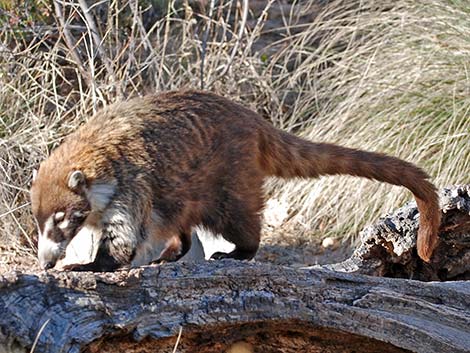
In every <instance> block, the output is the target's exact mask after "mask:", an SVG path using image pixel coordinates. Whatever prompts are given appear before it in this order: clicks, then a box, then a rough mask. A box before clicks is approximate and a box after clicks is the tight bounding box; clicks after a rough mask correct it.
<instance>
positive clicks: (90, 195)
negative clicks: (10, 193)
mask: <svg viewBox="0 0 470 353" xmlns="http://www.w3.org/2000/svg"><path fill="white" fill-rule="evenodd" d="M43 169H44V170H43ZM35 174H36V175H33V185H32V188H31V205H32V210H33V215H34V218H35V219H36V222H37V226H38V233H39V234H38V259H39V264H40V266H41V267H42V268H43V269H49V268H52V267H54V266H55V264H56V262H57V261H58V260H59V259H60V258H61V257H63V256H65V249H66V247H67V245H68V244H69V243H70V241H71V240H72V239H73V237H74V236H75V235H76V234H77V233H78V232H79V231H80V229H82V228H84V227H86V226H87V225H88V223H90V219H91V218H93V217H90V216H91V214H92V213H95V214H96V213H98V212H100V211H102V210H103V209H104V207H106V206H107V204H108V203H109V201H110V199H111V197H112V195H113V193H114V187H112V186H110V185H107V184H105V183H96V185H91V186H90V187H88V186H87V182H86V177H85V175H84V173H83V172H82V171H79V170H78V171H72V172H71V173H70V174H69V175H68V177H67V178H64V179H63V180H61V179H60V178H59V177H54V176H52V177H51V175H50V174H49V173H47V168H40V169H39V172H37V173H35ZM104 185H106V186H104Z"/></svg>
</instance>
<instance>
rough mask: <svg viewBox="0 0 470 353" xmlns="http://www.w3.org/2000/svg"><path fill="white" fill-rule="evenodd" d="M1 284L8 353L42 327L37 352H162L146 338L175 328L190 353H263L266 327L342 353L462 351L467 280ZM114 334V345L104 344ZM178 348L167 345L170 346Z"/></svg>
mask: <svg viewBox="0 0 470 353" xmlns="http://www.w3.org/2000/svg"><path fill="white" fill-rule="evenodd" d="M0 286H1V297H0V303H1V305H0V328H1V329H0V332H1V338H0V342H2V346H3V349H4V350H5V349H6V348H7V347H9V348H13V347H15V348H18V347H28V348H29V347H31V345H32V344H33V342H34V339H35V337H36V336H37V335H38V332H39V331H40V329H41V327H43V330H42V333H41V334H39V336H38V342H37V345H36V352H50V353H53V352H80V351H82V350H84V349H85V348H87V349H88V350H89V351H92V352H106V351H107V352H118V351H119V349H118V348H119V347H121V349H122V351H126V350H125V349H124V348H122V347H127V348H129V342H132V341H133V340H137V341H140V340H144V339H145V340H144V343H143V344H147V345H148V346H149V347H153V349H154V351H165V349H163V348H162V347H161V346H160V348H162V349H161V350H159V349H157V350H155V347H159V346H158V344H159V343H158V342H155V341H151V342H150V343H149V339H150V338H153V339H162V338H168V337H173V336H175V335H177V334H178V331H179V328H180V327H183V333H182V340H181V344H180V346H179V348H180V351H187V352H223V351H224V349H225V348H226V347H227V346H228V345H229V344H230V343H232V342H235V341H237V340H242V339H246V340H248V341H250V340H251V341H252V342H254V343H255V344H256V345H258V346H260V347H263V349H262V350H263V351H266V350H268V351H269V349H266V347H264V346H266V344H265V341H268V342H267V344H270V343H272V342H269V339H268V340H266V339H260V337H263V334H264V335H266V336H267V337H270V336H269V334H270V331H273V330H274V331H276V332H278V334H281V335H285V336H293V335H296V336H297V337H300V338H301V339H300V341H302V342H308V341H309V340H310V341H313V342H315V339H314V338H312V337H318V338H317V341H319V342H321V344H323V345H326V343H325V342H322V341H321V338H322V337H323V336H324V337H327V338H326V341H328V340H329V341H330V342H331V341H332V337H335V336H337V338H338V341H339V343H336V344H337V345H338V346H339V347H341V344H340V343H341V342H343V343H344V347H342V349H345V347H347V346H348V345H349V348H350V350H339V349H338V350H336V351H340V352H341V351H344V352H352V351H354V350H356V351H361V352H378V351H380V352H384V351H387V350H388V351H389V352H402V351H403V350H400V349H398V348H397V347H400V348H402V349H404V350H410V351H413V352H423V353H424V352H425V353H429V352H452V353H456V352H469V351H470V313H469V305H470V282H465V281H461V282H442V283H439V282H432V283H426V282H418V281H412V280H404V279H389V278H378V277H369V276H362V275H351V274H345V273H339V272H333V271H327V270H322V269H304V270H301V269H291V268H282V267H279V266H272V265H269V264H257V263H245V262H237V261H220V262H206V263H201V264H199V265H198V266H193V265H191V264H189V263H188V264H183V263H173V264H167V265H164V266H161V267H145V268H139V269H134V270H130V271H120V272H116V273H97V274H93V273H74V272H62V273H59V272H55V273H52V272H51V273H41V274H37V275H23V274H19V275H13V274H12V275H10V276H9V277H4V278H2V279H1V281H0ZM250 324H251V329H250ZM246 325H248V326H247V327H244V326H246ZM320 328H321V329H320ZM319 329H320V330H319ZM322 331H323V334H322ZM271 334H272V332H271ZM348 334H349V335H348ZM351 334H352V335H351ZM253 336H257V337H258V338H257V337H253ZM358 336H362V337H368V338H372V340H371V339H362V340H361V339H359V338H358ZM110 337H114V339H113V340H112V344H111V346H110V344H109V343H108V344H106V342H105V341H106V340H107V339H109V338H110ZM271 337H272V336H271ZM271 339H274V337H272V338H271ZM376 340H378V341H382V342H377V341H376ZM174 342H175V340H174V339H173V340H171V341H165V340H164V345H167V349H170V348H171V346H172V344H174ZM326 346H327V345H326ZM361 346H362V347H368V349H369V350H364V349H359V350H358V347H361ZM394 346H395V347H394ZM195 347H198V348H197V349H195ZM214 347H215V348H214ZM379 347H380V349H378V348H379ZM315 348H316V349H318V347H312V350H310V351H311V352H315V351H316V350H314V349H315ZM386 349H387V350H386ZM262 350H261V349H260V351H262ZM0 351H1V349H0ZM170 351H171V350H170ZM273 351H276V350H273ZM305 351H306V352H308V351H309V350H305ZM324 351H327V350H324Z"/></svg>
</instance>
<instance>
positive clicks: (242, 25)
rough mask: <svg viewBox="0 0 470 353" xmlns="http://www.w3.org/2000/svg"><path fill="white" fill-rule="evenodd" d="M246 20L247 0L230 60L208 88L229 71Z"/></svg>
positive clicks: (244, 3) (244, 0)
mask: <svg viewBox="0 0 470 353" xmlns="http://www.w3.org/2000/svg"><path fill="white" fill-rule="evenodd" d="M247 18H248V0H243V13H242V22H241V24H240V28H239V29H238V35H237V40H236V42H235V45H234V47H233V48H232V52H231V53H230V58H229V60H228V62H227V64H226V65H225V66H224V69H223V71H222V72H221V73H220V74H219V76H218V77H216V78H215V79H213V80H212V81H211V82H210V83H209V84H208V85H207V86H208V87H210V86H212V84H213V83H214V82H215V81H217V80H219V79H220V78H222V77H223V76H225V74H226V73H227V72H228V70H229V69H230V66H231V65H232V63H233V60H234V59H235V55H236V54H237V51H238V47H239V46H240V42H241V39H242V36H243V32H244V31H245V26H246V20H247Z"/></svg>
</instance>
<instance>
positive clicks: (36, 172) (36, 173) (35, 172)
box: [33, 169, 38, 183]
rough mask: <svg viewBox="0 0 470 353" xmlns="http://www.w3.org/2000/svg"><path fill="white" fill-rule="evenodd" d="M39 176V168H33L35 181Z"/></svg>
mask: <svg viewBox="0 0 470 353" xmlns="http://www.w3.org/2000/svg"><path fill="white" fill-rule="evenodd" d="M37 177H38V170H37V169H33V183H34V182H35V181H36V179H37Z"/></svg>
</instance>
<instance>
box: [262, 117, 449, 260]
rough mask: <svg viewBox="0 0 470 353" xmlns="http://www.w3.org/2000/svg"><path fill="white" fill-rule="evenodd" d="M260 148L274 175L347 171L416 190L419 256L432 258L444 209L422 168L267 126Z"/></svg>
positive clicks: (265, 166) (308, 175) (310, 175)
mask: <svg viewBox="0 0 470 353" xmlns="http://www.w3.org/2000/svg"><path fill="white" fill-rule="evenodd" d="M266 130H268V131H266ZM259 150H260V154H259V159H260V164H261V166H262V167H263V169H264V170H265V172H266V174H267V175H270V176H277V177H281V178H295V177H302V178H315V177H319V176H321V175H337V174H347V175H353V176H359V177H364V178H369V179H375V180H378V181H381V182H386V183H389V184H393V185H401V186H404V187H406V188H407V189H409V190H410V191H411V192H412V193H413V195H414V197H415V199H416V203H417V206H418V210H419V214H420V218H419V230H418V238H417V244H416V247H417V251H418V256H419V257H420V258H421V259H422V260H423V261H425V262H429V261H430V259H431V256H432V253H433V251H434V249H435V247H436V245H437V242H438V231H439V226H440V223H441V210H440V208H439V197H438V195H437V192H436V187H435V186H434V185H433V184H432V183H431V182H429V181H428V180H427V179H429V176H428V175H427V174H426V173H425V172H424V171H423V170H421V169H420V168H418V167H416V166H415V165H413V164H411V163H408V162H406V161H403V160H401V159H398V158H395V157H390V156H387V155H384V154H381V153H375V152H366V151H361V150H357V149H352V148H346V147H341V146H337V145H333V144H328V143H314V142H310V141H307V140H304V139H301V138H299V137H297V136H294V135H292V134H289V133H287V132H284V131H280V130H277V129H275V128H274V127H272V126H271V129H269V128H267V125H266V126H263V129H261V130H260V133H259Z"/></svg>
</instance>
